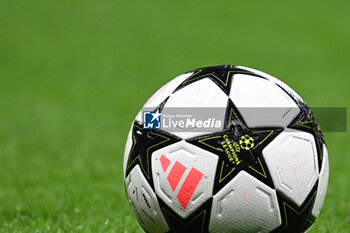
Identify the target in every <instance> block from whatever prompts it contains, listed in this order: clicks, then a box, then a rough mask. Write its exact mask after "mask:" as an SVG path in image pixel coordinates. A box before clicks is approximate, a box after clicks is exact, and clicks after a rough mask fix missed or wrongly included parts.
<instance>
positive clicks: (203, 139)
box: [186, 100, 283, 194]
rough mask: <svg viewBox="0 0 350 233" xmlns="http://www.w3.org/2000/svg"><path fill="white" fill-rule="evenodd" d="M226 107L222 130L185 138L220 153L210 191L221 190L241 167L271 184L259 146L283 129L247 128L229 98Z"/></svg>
mask: <svg viewBox="0 0 350 233" xmlns="http://www.w3.org/2000/svg"><path fill="white" fill-rule="evenodd" d="M226 111H227V112H226V116H225V125H224V130H223V131H222V132H219V133H213V134H207V135H204V136H199V137H195V138H190V139H187V140H186V141H187V142H188V143H191V144H193V145H196V146H198V147H200V148H202V149H205V150H208V151H210V152H212V153H213V154H216V155H217V156H218V157H219V160H218V165H217V169H216V175H215V182H214V189H213V194H215V193H217V192H218V191H219V190H221V188H223V187H224V186H225V185H226V184H227V183H228V182H229V181H230V180H231V179H232V178H233V177H235V176H236V175H237V174H238V173H239V172H240V171H242V170H244V171H246V172H248V173H249V174H251V175H252V176H254V177H255V178H257V179H259V180H260V181H262V182H263V183H265V184H267V185H269V186H270V187H272V188H273V187H274V185H273V181H272V178H271V176H270V174H269V172H268V168H267V166H266V164H265V161H264V158H263V156H262V150H263V148H264V147H265V146H266V145H267V144H268V143H269V142H271V141H272V140H273V139H274V138H275V137H276V136H277V135H278V134H279V133H281V132H282V131H283V129H282V128H266V127H265V128H252V129H250V128H248V127H247V126H246V124H245V122H244V121H243V118H242V116H241V115H240V114H239V111H238V110H237V108H236V107H235V106H234V105H233V103H232V101H231V100H229V102H228V107H227V110H226ZM247 142H249V143H248V144H247Z"/></svg>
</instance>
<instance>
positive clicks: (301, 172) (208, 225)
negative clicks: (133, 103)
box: [124, 65, 329, 233]
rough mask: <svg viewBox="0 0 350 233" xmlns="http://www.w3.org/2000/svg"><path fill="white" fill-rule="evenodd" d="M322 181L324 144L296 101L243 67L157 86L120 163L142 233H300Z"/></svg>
mask: <svg viewBox="0 0 350 233" xmlns="http://www.w3.org/2000/svg"><path fill="white" fill-rule="evenodd" d="M146 110H147V111H146ZM171 110H173V111H175V113H174V112H173V114H170V113H169V111H170V112H171ZM167 111H168V112H167ZM179 111H180V112H181V111H184V112H181V114H178V113H179ZM166 112H167V114H165V113H166ZM189 113H190V114H189ZM214 113H215V114H214ZM191 114H192V115H195V116H196V117H201V116H205V117H204V118H203V119H199V120H198V119H197V118H196V119H194V118H193V119H186V118H189V117H190V116H189V115H191ZM213 114H214V116H213ZM166 117H168V118H167V119H165V118H166ZM171 117H172V118H171ZM192 117H193V116H192ZM328 174H329V168H328V153H327V149H326V145H325V141H324V136H323V134H322V132H321V131H320V127H319V124H318V123H317V121H316V120H315V118H314V116H313V113H312V112H311V110H310V109H309V107H308V106H307V105H306V104H305V102H304V101H303V100H302V98H301V97H300V96H299V95H298V94H297V93H296V92H295V91H293V90H292V89H291V88H289V87H288V86H287V85H286V84H284V83H283V82H281V81H279V80H278V79H276V78H274V77H272V76H270V75H268V74H265V73H263V72H261V71H257V70H254V69H251V68H246V67H240V66H229V65H226V66H215V67H205V68H200V69H197V70H194V71H191V72H188V73H185V74H183V75H180V76H178V77H176V78H175V79H173V80H172V81H170V82H169V83H168V84H166V85H164V86H163V87H162V88H161V89H159V90H158V91H157V92H156V93H155V94H154V95H153V96H152V97H151V98H150V99H149V100H148V101H147V102H146V104H145V105H144V107H143V109H142V110H141V111H140V112H139V114H138V115H137V116H136V119H135V120H134V121H133V123H132V126H131V129H130V132H129V136H128V139H127V142H126V147H125V153H124V178H125V188H126V193H127V197H128V200H129V202H130V204H131V207H132V209H133V211H134V213H135V215H136V217H137V219H138V221H139V223H140V224H141V226H142V227H143V229H144V230H145V231H146V232H159V233H161V232H180V233H183V232H213V233H214V232H218V233H225V232H306V231H308V230H309V229H310V228H311V226H312V224H313V223H314V222H315V220H316V218H317V216H318V215H319V212H320V209H321V207H322V205H323V201H324V199H325V195H326V190H327V185H328Z"/></svg>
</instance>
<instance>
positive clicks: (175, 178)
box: [160, 155, 203, 209]
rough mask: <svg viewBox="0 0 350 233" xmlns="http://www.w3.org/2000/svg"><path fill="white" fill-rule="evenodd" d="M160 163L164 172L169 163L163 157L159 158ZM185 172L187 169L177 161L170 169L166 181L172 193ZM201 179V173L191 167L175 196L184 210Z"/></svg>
mask: <svg viewBox="0 0 350 233" xmlns="http://www.w3.org/2000/svg"><path fill="white" fill-rule="evenodd" d="M160 163H161V165H162V168H163V171H164V172H166V171H167V169H168V168H169V165H170V163H171V162H170V160H169V159H168V158H167V157H166V156H165V155H162V156H161V157H160ZM186 170H187V168H186V167H185V166H184V165H182V164H181V163H180V162H178V161H176V162H175V164H174V165H173V167H172V168H171V170H170V172H169V174H168V177H167V180H168V182H169V184H170V186H171V189H172V190H173V191H174V192H175V189H176V187H177V186H178V184H179V182H180V180H181V178H182V177H183V175H184V173H185V172H186ZM202 178H203V173H201V172H200V171H198V170H197V169H196V168H194V167H192V168H191V170H190V172H189V173H188V175H187V177H186V179H185V181H184V182H183V184H182V186H181V188H180V190H179V192H178V194H177V196H176V197H177V200H178V201H179V202H180V204H181V206H182V207H183V208H184V209H186V207H187V205H188V203H189V202H190V200H191V198H192V196H193V193H194V191H195V190H196V188H197V186H198V184H199V182H200V181H201V179H202Z"/></svg>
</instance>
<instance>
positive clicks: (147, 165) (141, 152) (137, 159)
mask: <svg viewBox="0 0 350 233" xmlns="http://www.w3.org/2000/svg"><path fill="white" fill-rule="evenodd" d="M180 140H181V139H180V138H178V137H176V136H174V135H171V134H169V133H167V132H164V131H161V130H156V129H144V128H143V126H142V125H141V123H139V122H137V121H135V122H134V124H133V128H132V146H131V150H130V153H129V159H128V162H127V165H126V175H125V177H127V176H128V174H129V173H130V172H131V170H132V169H133V168H134V167H135V166H136V165H137V164H138V165H139V166H140V168H141V171H142V173H143V174H144V176H145V177H146V178H147V180H148V182H149V184H150V185H151V187H152V188H153V179H152V172H151V155H152V153H153V152H154V151H156V150H158V149H160V148H163V147H165V146H168V145H170V144H173V143H175V142H178V141H180Z"/></svg>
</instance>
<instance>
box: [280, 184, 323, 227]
mask: <svg viewBox="0 0 350 233" xmlns="http://www.w3.org/2000/svg"><path fill="white" fill-rule="evenodd" d="M317 186H318V184H317V183H316V184H315V185H314V187H313V188H312V190H311V191H310V193H309V195H308V196H307V198H306V199H305V201H304V202H303V204H302V205H301V206H297V205H296V204H295V203H294V202H292V201H290V199H289V198H287V197H286V196H285V195H283V194H282V193H281V192H279V191H277V199H278V203H279V207H280V214H281V220H282V224H281V226H279V227H278V228H277V229H275V230H274V231H273V233H294V232H305V231H306V230H307V229H309V228H310V226H311V225H312V224H313V223H314V222H315V220H316V218H315V217H314V216H313V215H312V208H313V206H314V204H315V199H316V193H317Z"/></svg>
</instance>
